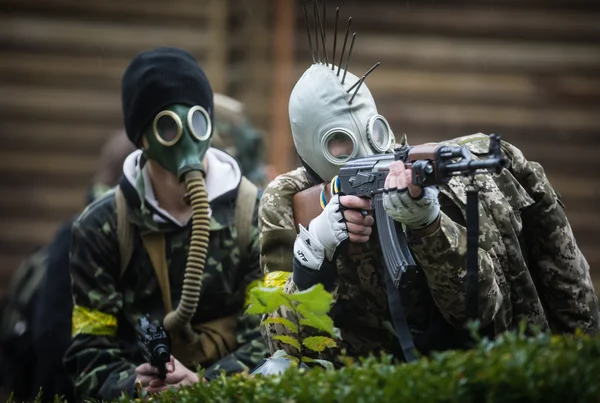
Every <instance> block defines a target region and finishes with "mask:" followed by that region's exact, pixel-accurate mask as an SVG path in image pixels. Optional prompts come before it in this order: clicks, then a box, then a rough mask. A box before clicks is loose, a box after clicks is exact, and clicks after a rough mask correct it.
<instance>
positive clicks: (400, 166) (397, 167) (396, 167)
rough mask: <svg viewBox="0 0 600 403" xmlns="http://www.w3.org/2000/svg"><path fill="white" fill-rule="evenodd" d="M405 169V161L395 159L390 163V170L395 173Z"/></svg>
mask: <svg viewBox="0 0 600 403" xmlns="http://www.w3.org/2000/svg"><path fill="white" fill-rule="evenodd" d="M404 171H405V166H404V162H402V161H394V162H392V163H391V164H390V172H393V173H394V174H399V173H402V172H404Z"/></svg>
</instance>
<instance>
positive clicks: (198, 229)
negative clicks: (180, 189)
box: [164, 171, 210, 342]
mask: <svg viewBox="0 0 600 403" xmlns="http://www.w3.org/2000/svg"><path fill="white" fill-rule="evenodd" d="M185 184H186V187H187V192H188V195H189V203H190V204H191V206H192V236H191V238H192V239H191V243H190V250H189V253H188V258H187V264H186V267H185V274H184V278H183V289H182V290H181V300H180V302H179V305H178V306H177V308H176V309H175V310H174V311H171V312H169V313H167V315H166V316H165V319H164V326H165V329H166V330H167V331H169V332H174V331H178V330H182V335H183V337H184V338H186V339H187V341H188V342H189V341H191V340H193V337H194V332H193V330H192V327H191V325H190V321H191V320H192V317H193V316H194V314H195V313H196V308H197V306H198V301H199V300H200V293H201V291H202V274H203V273H204V264H205V262H206V254H207V251H208V239H209V236H210V217H209V204H208V195H207V193H206V188H205V187H204V176H203V174H202V172H200V171H190V172H188V173H187V174H186V175H185Z"/></svg>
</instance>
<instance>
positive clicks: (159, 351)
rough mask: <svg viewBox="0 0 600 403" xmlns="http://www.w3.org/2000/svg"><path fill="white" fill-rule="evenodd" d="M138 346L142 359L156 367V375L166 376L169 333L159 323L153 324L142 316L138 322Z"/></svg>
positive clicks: (169, 355)
mask: <svg viewBox="0 0 600 403" xmlns="http://www.w3.org/2000/svg"><path fill="white" fill-rule="evenodd" d="M137 331H138V346H139V348H140V350H141V352H142V357H143V358H144V361H146V362H147V363H149V364H150V365H152V366H153V367H155V368H158V377H159V378H160V379H165V378H166V377H167V363H168V362H169V361H170V360H171V348H170V347H171V346H170V339H169V335H168V334H167V332H166V331H165V329H164V328H163V327H162V326H161V325H154V324H153V323H152V322H150V320H149V317H148V316H142V317H141V318H140V319H139V324H138V328H137Z"/></svg>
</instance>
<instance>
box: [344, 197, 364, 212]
mask: <svg viewBox="0 0 600 403" xmlns="http://www.w3.org/2000/svg"><path fill="white" fill-rule="evenodd" d="M340 204H341V205H342V206H344V207H346V208H349V209H365V210H370V209H371V200H370V199H363V198H360V197H357V196H341V197H340Z"/></svg>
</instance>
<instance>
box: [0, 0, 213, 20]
mask: <svg viewBox="0 0 600 403" xmlns="http://www.w3.org/2000/svg"><path fill="white" fill-rule="evenodd" d="M0 10H2V11H4V12H5V13H10V14H11V15H15V14H17V13H18V14H32V12H36V13H38V14H43V15H44V16H59V17H65V16H73V17H76V18H79V19H85V20H90V19H100V18H103V19H110V20H112V21H115V20H116V21H127V22H128V23H129V24H131V23H140V21H141V22H142V23H144V24H149V23H160V24H165V23H176V24H178V25H181V24H192V23H194V24H196V25H198V26H206V25H209V24H210V22H211V20H210V12H209V11H210V9H209V8H207V7H206V1H204V2H199V1H195V0H177V1H174V2H171V3H169V5H168V7H167V6H166V5H165V3H164V2H163V1H159V0H154V1H148V0H146V1H132V0H128V1H120V0H102V1H96V2H94V3H93V5H92V4H90V3H88V2H85V1H78V0H35V1H23V0H3V1H2V2H1V3H0Z"/></svg>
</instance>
